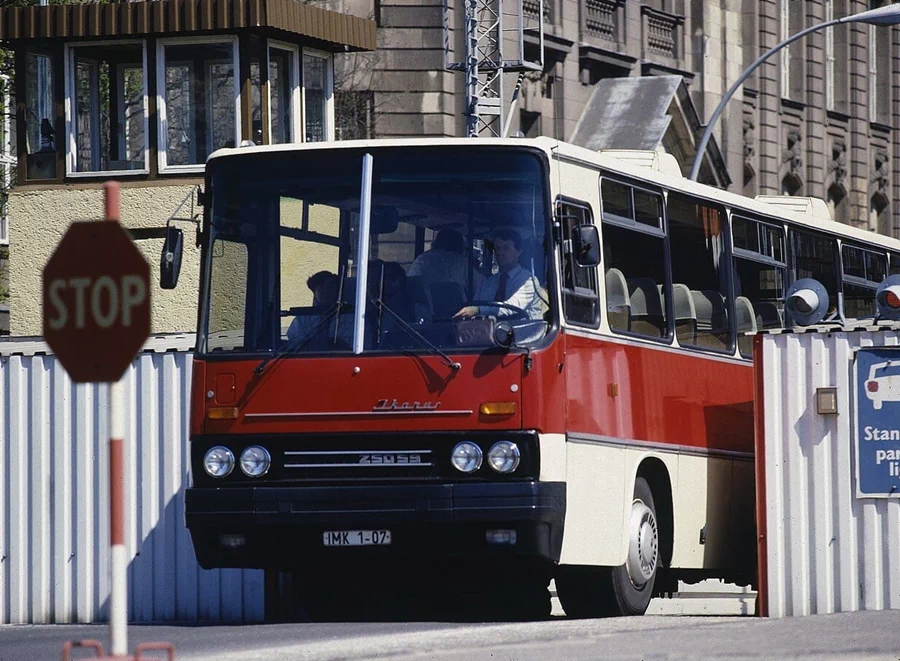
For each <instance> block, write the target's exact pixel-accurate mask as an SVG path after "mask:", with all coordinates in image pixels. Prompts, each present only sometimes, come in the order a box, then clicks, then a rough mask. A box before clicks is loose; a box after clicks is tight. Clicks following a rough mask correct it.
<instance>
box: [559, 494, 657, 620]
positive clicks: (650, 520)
mask: <svg viewBox="0 0 900 661" xmlns="http://www.w3.org/2000/svg"><path fill="white" fill-rule="evenodd" d="M627 533H628V540H629V541H628V557H627V559H626V560H625V564H623V565H621V566H619V567H565V566H563V567H559V568H558V570H557V575H556V592H557V595H558V596H559V601H560V604H561V605H562V607H563V610H564V611H565V612H566V615H568V616H569V617H573V618H589V617H591V618H592V617H610V616H618V615H643V614H644V613H645V612H646V611H647V607H648V606H649V605H650V598H651V597H652V596H653V584H654V583H655V581H656V574H657V571H658V569H659V526H658V524H657V516H656V505H655V503H654V501H653V493H652V492H651V491H650V485H649V484H647V480H646V479H644V478H643V477H639V478H637V480H635V483H634V498H633V499H632V506H631V516H630V517H629V524H628V531H627Z"/></svg>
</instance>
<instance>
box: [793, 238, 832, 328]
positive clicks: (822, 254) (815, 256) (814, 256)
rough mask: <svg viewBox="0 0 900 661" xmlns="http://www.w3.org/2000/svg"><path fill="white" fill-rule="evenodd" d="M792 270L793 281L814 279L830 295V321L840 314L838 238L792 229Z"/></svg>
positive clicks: (827, 317) (826, 316) (828, 315)
mask: <svg viewBox="0 0 900 661" xmlns="http://www.w3.org/2000/svg"><path fill="white" fill-rule="evenodd" d="M789 236H790V242H791V270H792V271H793V276H794V277H793V279H794V280H795V281H796V280H800V279H801V278H814V279H815V280H818V281H819V282H821V283H822V285H823V286H824V287H825V291H827V292H828V313H827V314H826V315H825V318H826V319H829V318H830V317H832V316H833V315H836V314H837V312H838V290H839V286H838V277H839V274H838V271H839V269H838V259H837V256H838V251H837V239H835V238H834V237H829V236H826V235H824V234H816V233H815V232H808V231H805V230H798V229H795V228H793V227H792V228H791V229H790V234H789Z"/></svg>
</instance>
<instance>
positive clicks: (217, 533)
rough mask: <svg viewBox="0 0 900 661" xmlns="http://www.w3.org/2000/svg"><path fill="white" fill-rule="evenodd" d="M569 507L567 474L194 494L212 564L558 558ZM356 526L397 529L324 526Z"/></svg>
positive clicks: (200, 554) (197, 542)
mask: <svg viewBox="0 0 900 661" xmlns="http://www.w3.org/2000/svg"><path fill="white" fill-rule="evenodd" d="M565 510H566V487H565V483H563V482H536V481H529V482H490V483H488V482H479V483H448V484H433V485H389V486H388V485H371V486H370V485H367V486H330V487H284V486H280V487H266V486H260V487H229V488H220V489H216V488H189V489H188V490H187V492H186V495H185V521H186V523H187V527H188V529H189V530H190V533H191V538H192V540H193V543H194V549H195V551H196V553H197V559H198V561H199V563H200V565H201V566H202V567H204V568H205V569H214V568H223V567H235V568H238V567H243V568H259V569H292V568H295V567H296V566H297V565H298V564H303V563H306V562H311V561H329V560H333V561H335V562H344V561H356V560H373V561H377V560H378V559H384V560H389V559H392V558H394V559H402V558H404V557H407V558H414V557H423V556H428V557H436V556H445V557H453V556H459V555H466V556H472V555H478V556H482V555H484V556H496V555H498V554H500V555H506V556H510V555H513V556H525V557H529V558H533V559H535V560H539V561H550V562H557V561H558V560H559V555H560V550H561V548H562V532H563V520H564V518H565ZM348 530H364V531H372V530H388V531H390V535H391V543H390V544H389V545H372V546H351V547H335V546H326V545H325V541H324V536H325V533H329V532H340V531H348ZM489 531H514V534H511V533H510V532H501V533H493V532H489ZM513 538H514V540H515V541H514V542H513V541H512V539H513ZM489 539H490V541H489Z"/></svg>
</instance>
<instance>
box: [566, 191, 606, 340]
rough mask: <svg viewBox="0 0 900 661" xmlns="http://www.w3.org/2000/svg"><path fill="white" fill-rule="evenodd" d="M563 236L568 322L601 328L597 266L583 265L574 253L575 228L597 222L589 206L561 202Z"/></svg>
mask: <svg viewBox="0 0 900 661" xmlns="http://www.w3.org/2000/svg"><path fill="white" fill-rule="evenodd" d="M559 216H560V219H561V221H562V236H563V242H562V246H563V255H562V260H561V261H562V268H563V278H562V282H563V309H564V311H565V315H566V321H569V322H571V323H573V324H578V325H579V326H588V327H590V328H597V327H599V325H600V307H599V305H598V303H599V299H598V294H597V267H596V266H579V265H578V264H577V263H576V262H575V258H574V256H573V255H572V246H571V237H572V230H573V229H574V228H576V227H578V226H579V225H590V224H592V223H593V219H592V217H591V210H590V208H588V207H587V206H586V205H581V204H574V203H568V202H566V203H562V204H560V205H559Z"/></svg>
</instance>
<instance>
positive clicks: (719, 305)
mask: <svg viewBox="0 0 900 661" xmlns="http://www.w3.org/2000/svg"><path fill="white" fill-rule="evenodd" d="M691 298H692V299H693V302H694V309H695V310H696V311H697V331H696V337H695V338H694V345H695V346H699V347H707V348H710V349H719V350H721V349H725V348H727V344H726V339H725V338H726V337H727V335H728V323H727V319H726V316H725V300H724V299H723V298H722V294H720V293H719V292H717V291H715V290H713V289H703V290H698V289H692V290H691Z"/></svg>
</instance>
